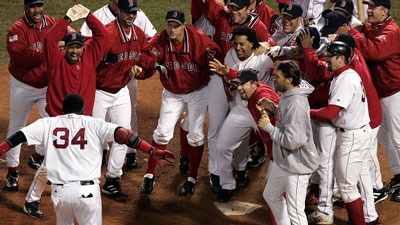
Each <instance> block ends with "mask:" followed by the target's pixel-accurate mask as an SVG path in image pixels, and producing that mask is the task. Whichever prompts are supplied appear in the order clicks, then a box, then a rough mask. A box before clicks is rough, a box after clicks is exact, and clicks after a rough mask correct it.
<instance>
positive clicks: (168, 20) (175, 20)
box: [165, 19, 183, 25]
mask: <svg viewBox="0 0 400 225" xmlns="http://www.w3.org/2000/svg"><path fill="white" fill-rule="evenodd" d="M165 21H166V22H176V23H179V24H180V25H183V23H182V21H179V20H177V19H166V20H165Z"/></svg>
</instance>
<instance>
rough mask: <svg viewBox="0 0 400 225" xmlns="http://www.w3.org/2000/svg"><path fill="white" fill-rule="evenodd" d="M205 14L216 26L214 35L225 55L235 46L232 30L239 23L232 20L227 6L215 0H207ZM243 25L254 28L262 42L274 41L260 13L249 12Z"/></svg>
mask: <svg viewBox="0 0 400 225" xmlns="http://www.w3.org/2000/svg"><path fill="white" fill-rule="evenodd" d="M205 4H206V5H205V6H206V7H205V10H204V16H205V17H206V19H208V20H209V21H210V22H211V24H212V25H214V27H215V35H214V37H213V39H214V41H215V43H217V44H218V46H220V47H221V49H222V53H223V54H224V55H225V54H226V53H227V52H228V50H229V49H230V48H232V47H233V42H232V40H231V39H232V32H233V30H234V29H235V28H236V27H238V26H239V25H238V24H233V23H232V22H231V16H230V14H229V12H228V11H226V10H225V8H224V7H223V6H222V5H220V4H218V3H217V2H216V1H215V0H206V2H205ZM242 25H245V26H248V27H251V28H253V29H254V30H255V31H256V33H257V39H258V41H260V42H271V43H274V41H273V40H272V39H270V38H269V37H270V36H271V35H270V33H269V31H268V28H267V27H266V26H265V25H264V24H263V22H262V21H261V20H260V17H259V16H258V15H253V14H249V15H248V18H247V20H246V22H245V23H244V24H242Z"/></svg>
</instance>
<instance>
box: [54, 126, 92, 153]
mask: <svg viewBox="0 0 400 225" xmlns="http://www.w3.org/2000/svg"><path fill="white" fill-rule="evenodd" d="M53 135H54V136H56V139H55V140H54V141H53V145H54V147H56V148H62V149H65V148H67V147H68V145H69V130H68V129H67V128H65V127H58V128H56V129H54V131H53ZM71 144H72V145H80V149H82V150H83V149H85V145H86V144H87V140H85V128H81V129H80V130H79V131H78V133H76V135H75V136H74V137H73V138H72V141H71Z"/></svg>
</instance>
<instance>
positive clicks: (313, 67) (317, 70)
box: [304, 47, 333, 83]
mask: <svg viewBox="0 0 400 225" xmlns="http://www.w3.org/2000/svg"><path fill="white" fill-rule="evenodd" d="M304 64H305V65H307V66H305V67H304V70H305V71H304V72H305V73H306V74H307V76H308V79H309V80H310V82H312V83H319V82H323V81H326V80H328V79H329V78H331V77H332V75H333V74H332V72H329V71H328V64H327V63H326V61H325V60H321V59H320V58H318V55H317V53H316V52H315V51H314V50H313V48H312V47H307V48H304Z"/></svg>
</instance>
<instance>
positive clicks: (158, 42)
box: [150, 29, 168, 47]
mask: <svg viewBox="0 0 400 225" xmlns="http://www.w3.org/2000/svg"><path fill="white" fill-rule="evenodd" d="M150 44H151V45H152V46H159V47H162V46H167V45H168V34H167V31H166V30H165V29H163V30H162V31H161V32H160V33H158V34H156V35H154V36H153V37H152V38H151V39H150Z"/></svg>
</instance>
